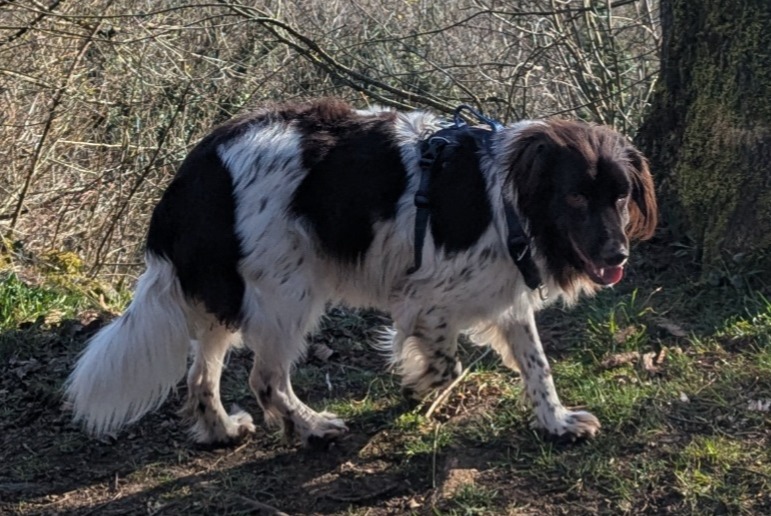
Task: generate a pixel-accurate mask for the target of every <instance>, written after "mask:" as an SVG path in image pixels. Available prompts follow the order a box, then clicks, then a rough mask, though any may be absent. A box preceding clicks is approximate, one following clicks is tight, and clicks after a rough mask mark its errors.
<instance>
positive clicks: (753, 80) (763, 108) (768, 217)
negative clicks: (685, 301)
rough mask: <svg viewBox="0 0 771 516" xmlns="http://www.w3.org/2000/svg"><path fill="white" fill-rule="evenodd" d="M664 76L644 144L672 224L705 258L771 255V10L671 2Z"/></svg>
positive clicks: (727, 0) (665, 4) (748, 2)
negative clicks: (693, 242)
mask: <svg viewBox="0 0 771 516" xmlns="http://www.w3.org/2000/svg"><path fill="white" fill-rule="evenodd" d="M661 9H662V15H661V16H662V31H663V48H662V71H661V79H660V82H659V87H658V88H659V89H658V91H657V94H656V97H655V99H654V105H653V108H652V110H651V113H650V116H649V118H648V119H647V121H646V123H645V124H644V125H643V127H642V129H641V131H640V134H639V143H640V145H641V146H642V147H643V148H644V149H645V150H646V151H647V153H648V154H649V156H650V158H651V162H652V165H653V167H654V171H655V172H656V173H657V175H658V177H659V183H660V188H661V197H662V201H663V208H662V209H663V212H664V213H663V215H664V220H665V221H666V222H668V223H669V226H670V229H672V230H673V231H675V233H676V234H677V232H678V231H682V232H685V233H687V234H688V235H689V236H690V237H691V238H692V239H693V240H694V241H695V242H696V244H697V245H698V246H699V248H700V250H701V251H702V263H703V264H704V265H705V270H709V269H710V268H713V267H715V266H716V264H717V263H718V262H719V261H720V258H721V257H722V256H725V255H726V254H729V255H732V254H735V253H739V252H743V253H746V252H750V253H759V252H762V251H764V250H768V249H769V248H771V30H770V28H771V2H769V1H768V0H745V1H742V2H735V1H732V0H662V2H661Z"/></svg>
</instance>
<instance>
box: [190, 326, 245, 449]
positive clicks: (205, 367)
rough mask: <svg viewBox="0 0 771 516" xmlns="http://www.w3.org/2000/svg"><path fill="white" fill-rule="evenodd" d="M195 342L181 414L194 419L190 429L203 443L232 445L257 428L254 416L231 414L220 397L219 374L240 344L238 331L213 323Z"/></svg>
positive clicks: (240, 413) (235, 412)
mask: <svg viewBox="0 0 771 516" xmlns="http://www.w3.org/2000/svg"><path fill="white" fill-rule="evenodd" d="M200 333H201V335H200V336H199V338H200V340H199V341H198V342H196V343H194V344H193V347H194V353H195V357H194V360H193V365H192V367H191V368H190V371H189V373H188V376H187V388H188V394H187V402H186V403H185V406H184V408H183V409H182V410H181V413H182V414H183V415H184V416H185V417H187V418H189V419H192V420H193V421H195V422H194V423H193V425H192V426H191V428H190V431H191V433H192V435H193V437H194V438H195V440H196V442H199V443H202V444H223V445H226V444H232V443H237V442H239V441H241V440H243V439H244V438H245V437H246V436H247V435H249V434H250V433H253V432H254V430H255V427H254V424H253V423H252V416H250V415H249V414H248V413H246V412H244V411H242V410H238V409H235V410H234V411H233V412H234V413H233V414H230V415H228V413H227V412H226V411H225V408H224V407H223V406H222V401H221V399H220V377H221V375H222V367H223V363H224V360H225V356H226V355H227V352H228V349H230V347H231V346H233V345H235V344H237V343H238V341H239V340H240V337H239V335H238V334H237V333H234V332H232V331H230V330H228V329H227V328H226V327H224V326H222V325H219V324H216V323H211V325H210V326H209V327H208V328H206V329H205V330H203V331H201V332H200Z"/></svg>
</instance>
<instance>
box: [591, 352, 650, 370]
mask: <svg viewBox="0 0 771 516" xmlns="http://www.w3.org/2000/svg"><path fill="white" fill-rule="evenodd" d="M639 358H640V353H638V352H637V351H625V352H623V353H615V354H613V355H610V356H609V357H605V359H603V361H602V362H601V363H600V367H602V368H603V369H615V368H617V367H621V366H624V365H627V364H634V363H635V362H637V360H638V359H639Z"/></svg>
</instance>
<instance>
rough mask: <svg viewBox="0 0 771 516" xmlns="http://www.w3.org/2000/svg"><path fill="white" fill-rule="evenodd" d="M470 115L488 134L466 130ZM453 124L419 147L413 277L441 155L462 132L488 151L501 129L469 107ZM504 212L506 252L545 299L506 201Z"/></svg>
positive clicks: (526, 241) (524, 239)
mask: <svg viewBox="0 0 771 516" xmlns="http://www.w3.org/2000/svg"><path fill="white" fill-rule="evenodd" d="M464 110H465V111H470V112H471V114H473V115H474V116H475V117H476V118H477V119H478V120H479V121H481V122H484V123H485V124H487V125H489V126H490V129H491V130H490V131H488V130H485V129H479V128H474V127H469V126H468V125H466V123H465V122H464V121H463V119H462V118H461V113H462V111H464ZM454 122H455V124H454V125H453V126H451V127H447V128H444V129H441V130H439V131H437V132H436V133H434V135H433V136H430V137H429V138H428V139H426V140H423V141H422V142H421V143H420V161H419V162H418V165H419V167H420V183H419V185H418V191H417V192H416V193H415V207H416V212H415V250H414V251H415V262H414V264H413V266H412V267H410V268H409V270H408V271H407V273H408V274H412V273H414V272H415V271H417V270H418V269H420V266H421V264H422V263H423V244H424V242H425V237H426V230H427V228H428V218H429V216H430V214H431V199H430V196H429V186H430V185H431V177H432V176H433V175H434V174H435V173H436V172H437V171H438V170H439V169H440V168H441V167H442V163H443V161H442V154H443V152H444V150H445V149H446V148H447V147H448V146H449V147H454V146H457V145H458V143H457V135H458V134H459V133H461V132H463V133H464V134H467V135H471V136H472V137H473V138H474V141H475V142H476V144H477V146H478V147H479V148H480V149H485V150H487V151H489V147H490V135H491V134H493V133H494V132H496V131H498V130H500V129H501V128H502V127H503V125H502V124H501V123H500V122H498V121H496V120H492V119H490V118H487V117H485V116H484V115H482V114H481V113H479V112H478V111H475V110H474V109H472V108H470V107H469V106H466V105H462V106H459V107H458V108H457V109H456V110H455V117H454ZM503 209H504V212H505V216H506V227H507V230H508V235H507V237H506V247H507V248H508V251H509V255H510V256H511V259H512V260H513V261H514V263H515V264H516V266H517V268H518V269H519V271H520V273H522V276H523V277H524V279H525V284H526V285H527V286H528V288H530V289H531V290H535V289H538V290H539V292H540V293H541V297H542V298H545V294H544V289H543V288H542V287H543V282H542V280H541V275H540V273H539V272H538V266H537V265H536V264H535V261H534V260H533V255H532V253H531V252H530V251H531V249H530V239H529V237H528V236H527V233H525V228H524V227H523V226H522V222H521V221H520V220H519V217H518V216H517V213H516V211H515V210H514V207H513V206H512V205H511V203H510V202H508V201H507V200H506V199H504V200H503Z"/></svg>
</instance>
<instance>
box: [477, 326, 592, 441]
mask: <svg viewBox="0 0 771 516" xmlns="http://www.w3.org/2000/svg"><path fill="white" fill-rule="evenodd" d="M485 335H486V336H487V337H488V338H490V342H489V344H490V345H491V346H492V347H493V348H494V349H495V350H496V351H497V352H498V354H499V355H501V357H502V358H503V361H504V364H505V365H507V366H509V367H511V368H512V369H518V370H519V372H520V374H521V375H522V379H523V381H524V384H525V385H524V388H525V393H526V396H527V398H528V400H529V401H530V402H531V404H532V405H533V408H534V411H535V417H536V423H537V425H538V426H539V427H541V428H543V429H544V430H546V431H547V432H548V433H550V434H552V435H555V436H560V437H562V436H565V437H573V438H583V437H594V436H595V435H596V434H597V433H598V432H599V430H600V422H599V420H598V419H597V418H596V417H595V416H594V415H593V414H591V413H589V412H586V411H583V410H580V411H571V410H568V409H566V408H565V407H564V406H563V405H562V402H561V401H560V399H559V396H557V390H556V388H555V387H554V380H553V379H552V375H551V368H550V367H549V363H548V361H547V359H546V355H545V354H544V351H543V346H542V344H541V339H540V337H539V336H538V329H537V327H536V324H535V317H534V315H533V314H532V313H530V314H529V316H528V317H527V319H526V320H524V321H518V320H515V319H513V318H510V317H509V316H507V315H504V316H502V318H501V319H500V320H499V321H498V324H497V325H496V326H495V327H493V328H490V329H488V332H486V334H485ZM512 359H513V363H512ZM512 366H514V367H512Z"/></svg>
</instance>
